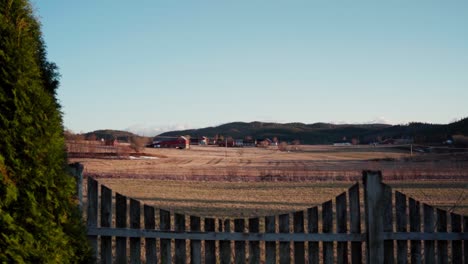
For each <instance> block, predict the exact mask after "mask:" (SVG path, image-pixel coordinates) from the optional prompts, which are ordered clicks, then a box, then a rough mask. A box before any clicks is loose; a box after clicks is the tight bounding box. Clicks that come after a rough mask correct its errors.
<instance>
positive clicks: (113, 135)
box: [84, 129, 140, 142]
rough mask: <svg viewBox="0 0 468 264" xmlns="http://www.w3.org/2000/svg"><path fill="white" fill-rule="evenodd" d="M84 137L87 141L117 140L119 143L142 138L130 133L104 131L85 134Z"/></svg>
mask: <svg viewBox="0 0 468 264" xmlns="http://www.w3.org/2000/svg"><path fill="white" fill-rule="evenodd" d="M84 137H85V139H86V140H89V139H93V138H94V139H97V140H99V139H102V138H103V139H104V140H112V139H117V140H118V141H119V142H130V138H132V137H140V136H137V135H135V134H133V133H131V132H128V131H121V130H111V129H104V130H96V131H93V132H88V133H86V134H84Z"/></svg>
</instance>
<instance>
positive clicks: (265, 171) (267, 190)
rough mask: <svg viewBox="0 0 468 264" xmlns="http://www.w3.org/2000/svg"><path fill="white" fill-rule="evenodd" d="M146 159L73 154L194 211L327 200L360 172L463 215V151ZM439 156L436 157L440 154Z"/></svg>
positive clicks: (305, 151) (305, 150)
mask: <svg viewBox="0 0 468 264" xmlns="http://www.w3.org/2000/svg"><path fill="white" fill-rule="evenodd" d="M144 152H145V155H148V156H150V157H152V159H148V158H142V159H129V158H125V159H116V158H112V159H105V158H102V157H101V158H78V159H72V160H71V161H72V162H81V163H83V164H84V166H85V175H88V176H93V177H95V178H97V179H98V180H99V181H100V182H101V183H102V184H105V185H107V186H108V187H110V188H111V189H113V190H114V191H115V192H119V193H121V194H123V195H126V196H128V197H132V198H135V199H138V200H141V201H142V202H143V203H145V204H149V205H154V206H156V207H159V208H165V209H169V210H172V211H175V212H180V213H185V214H194V215H200V216H218V217H228V216H229V217H250V216H265V215H271V214H277V213H284V212H292V211H296V210H304V209H306V208H309V207H313V206H316V205H320V204H321V203H323V202H325V201H328V200H330V199H333V198H334V197H335V196H337V195H338V194H340V193H342V192H343V191H345V190H346V189H347V188H348V187H349V186H351V185H352V182H354V181H360V179H361V171H362V170H364V169H372V170H381V171H382V172H383V174H384V180H385V181H386V182H387V183H389V184H390V185H392V186H393V187H394V189H396V190H399V191H401V192H403V193H405V194H407V195H409V196H411V197H414V198H415V199H417V200H420V201H421V202H424V203H427V204H430V205H434V206H436V207H439V208H443V209H448V210H450V211H455V212H458V213H462V214H465V215H466V214H468V193H467V192H466V190H467V186H468V177H467V175H468V161H467V159H466V156H455V157H452V156H443V157H442V156H440V155H439V156H437V155H435V156H434V155H417V156H411V157H410V155H409V153H408V152H407V151H404V150H401V149H396V148H387V147H381V148H374V147H357V148H354V149H353V148H336V147H330V146H303V147H302V148H301V149H300V151H297V152H281V151H278V150H276V149H272V148H270V149H259V148H243V149H236V148H228V149H226V148H218V147H201V146H198V147H193V148H192V149H190V150H175V149H146V150H145V151H144ZM441 157H442V158H441Z"/></svg>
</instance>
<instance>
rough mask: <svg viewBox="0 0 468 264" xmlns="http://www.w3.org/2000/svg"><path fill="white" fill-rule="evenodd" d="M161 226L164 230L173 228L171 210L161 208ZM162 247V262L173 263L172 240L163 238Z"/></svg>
mask: <svg viewBox="0 0 468 264" xmlns="http://www.w3.org/2000/svg"><path fill="white" fill-rule="evenodd" d="M159 226H160V227H159V228H160V229H161V230H162V231H169V230H171V213H170V212H169V211H166V210H163V209H159ZM160 249H161V264H171V263H172V254H171V240H170V239H161V240H160Z"/></svg>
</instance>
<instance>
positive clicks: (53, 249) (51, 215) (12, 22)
mask: <svg viewBox="0 0 468 264" xmlns="http://www.w3.org/2000/svg"><path fill="white" fill-rule="evenodd" d="M58 77H59V75H58V72H57V67H56V65H55V64H54V63H51V62H49V61H47V58H46V50H45V45H44V43H43V40H42V36H41V30H40V24H39V22H38V20H37V18H36V17H35V15H34V13H33V11H32V8H31V5H30V4H29V2H28V1H26V0H1V1H0V262H1V263H85V262H89V261H90V260H91V259H90V256H91V254H90V248H89V246H88V243H87V240H86V236H85V229H84V226H83V224H82V221H81V215H80V212H79V211H78V209H77V206H76V201H75V198H74V197H75V194H74V192H75V182H74V180H73V178H72V177H71V176H70V175H69V174H68V173H67V158H66V151H65V142H64V136H63V125H62V115H61V112H60V106H59V104H58V103H57V99H56V98H55V95H56V89H57V86H58Z"/></svg>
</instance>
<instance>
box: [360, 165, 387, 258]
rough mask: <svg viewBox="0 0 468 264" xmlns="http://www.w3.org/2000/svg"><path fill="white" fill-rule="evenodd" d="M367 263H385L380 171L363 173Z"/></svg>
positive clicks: (382, 187) (382, 196) (382, 188)
mask: <svg viewBox="0 0 468 264" xmlns="http://www.w3.org/2000/svg"><path fill="white" fill-rule="evenodd" d="M362 174H363V183H364V204H365V208H366V232H367V241H366V251H367V252H366V257H367V263H373V264H374V263H375V264H378V263H384V238H383V231H384V230H383V226H384V219H383V216H384V208H385V206H384V204H383V202H384V200H385V199H384V195H383V194H384V186H383V184H382V173H381V172H380V171H363V173H362Z"/></svg>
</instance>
